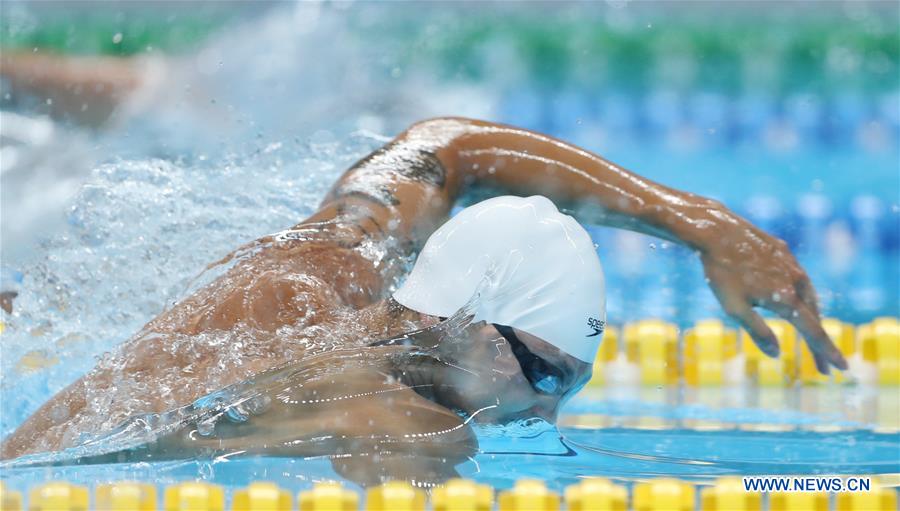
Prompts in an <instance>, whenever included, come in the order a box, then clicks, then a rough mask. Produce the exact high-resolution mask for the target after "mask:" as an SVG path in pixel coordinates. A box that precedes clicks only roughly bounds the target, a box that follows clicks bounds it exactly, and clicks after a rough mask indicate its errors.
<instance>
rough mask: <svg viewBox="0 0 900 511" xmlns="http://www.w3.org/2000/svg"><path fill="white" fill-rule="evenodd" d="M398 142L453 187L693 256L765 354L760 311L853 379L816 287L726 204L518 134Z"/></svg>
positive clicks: (778, 243) (464, 127) (458, 127)
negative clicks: (680, 247) (574, 210)
mask: <svg viewBox="0 0 900 511" xmlns="http://www.w3.org/2000/svg"><path fill="white" fill-rule="evenodd" d="M398 141H399V142H404V141H405V142H406V143H409V144H412V145H413V146H416V145H418V146H422V147H426V148H428V149H429V150H431V151H433V153H434V154H435V155H437V157H438V159H439V161H440V163H441V165H442V166H443V168H446V169H447V182H448V183H460V182H476V183H486V184H491V185H497V186H501V187H503V188H506V189H509V190H512V191H515V192H517V193H521V194H541V195H546V196H548V197H550V198H551V199H553V200H554V201H557V202H558V203H562V204H566V203H569V204H571V203H575V204H577V205H578V206H583V205H586V206H593V208H594V209H597V210H599V212H600V217H599V221H600V222H602V223H605V224H606V225H610V226H615V227H620V228H625V229H630V230H634V231H638V232H642V233H646V234H650V235H653V236H658V237H661V238H664V239H667V240H671V241H675V242H678V243H682V244H685V245H687V246H689V247H691V248H692V249H694V250H695V251H697V253H698V254H699V255H700V258H701V260H702V262H703V264H704V268H705V271H706V275H707V277H708V278H709V281H710V285H711V287H712V288H713V291H714V292H715V293H716V296H717V297H718V299H719V301H720V302H721V303H722V305H723V307H724V309H725V311H726V312H727V313H728V314H729V315H731V316H732V317H733V318H735V319H736V320H737V321H738V322H739V323H740V324H741V325H742V326H743V327H744V328H745V329H746V330H747V331H748V332H749V333H750V334H751V336H752V337H753V339H754V340H755V341H756V343H757V344H758V345H759V346H760V348H761V349H762V350H763V351H764V352H766V353H768V354H770V355H772V356H776V355H777V354H778V351H779V349H778V341H777V339H776V337H775V335H774V333H773V332H772V331H771V329H770V328H769V327H768V326H767V325H766V323H765V322H764V321H763V319H762V318H761V317H760V316H759V314H757V313H756V311H754V309H753V308H754V307H756V306H760V307H764V308H767V309H769V310H771V311H773V312H775V313H776V314H778V315H779V316H781V317H783V318H785V319H787V320H788V321H790V322H791V323H793V324H794V325H795V326H796V327H797V328H798V329H799V330H800V331H801V332H802V333H803V335H804V337H805V339H806V342H807V343H808V344H809V347H810V348H811V350H812V352H813V355H814V358H815V361H816V365H817V367H818V368H819V370H820V371H821V372H823V373H827V371H828V365H829V364H831V365H834V366H835V367H838V368H840V369H846V367H847V363H846V361H845V360H844V358H843V356H842V355H841V353H840V351H839V350H838V349H837V347H836V346H835V345H834V343H832V342H831V340H830V339H829V338H828V335H827V334H826V333H825V331H824V329H823V328H822V326H821V324H820V320H819V309H818V304H817V299H816V294H815V290H814V288H813V285H812V283H811V282H810V280H809V277H808V276H807V275H806V273H805V272H804V271H803V269H802V268H801V267H800V265H799V264H798V263H797V261H796V260H795V258H794V256H793V255H792V254H791V252H790V250H788V247H787V245H786V244H785V243H784V242H783V241H782V240H780V239H777V238H775V237H772V236H770V235H768V234H766V233H765V232H763V231H762V230H760V229H758V228H756V227H755V226H753V225H752V224H750V223H749V222H748V221H746V220H745V219H743V218H741V217H740V216H738V215H737V214H735V213H734V212H732V211H731V210H729V209H728V208H727V207H725V206H724V205H723V204H721V203H720V202H717V201H714V200H711V199H707V198H705V197H701V196H698V195H694V194H691V193H687V192H682V191H678V190H674V189H672V188H668V187H666V186H663V185H661V184H659V183H655V182H653V181H651V180H649V179H647V178H644V177H642V176H640V175H637V174H635V173H633V172H630V171H628V170H626V169H624V168H622V167H621V166H619V165H616V164H615V163H612V162H610V161H607V160H606V159H604V158H602V157H600V156H598V155H596V154H593V153H591V152H589V151H585V150H583V149H581V148H578V147H576V146H573V145H571V144H567V143H565V142H563V141H560V140H557V139H554V138H552V137H549V136H546V135H541V134H539V133H534V132H531V131H528V130H523V129H519V128H515V127H511V126H505V125H500V124H492V123H487V122H482V121H474V120H469V119H458V118H443V119H433V120H428V121H424V122H421V123H419V124H417V125H414V126H413V127H411V128H410V129H409V130H407V132H405V133H404V134H403V135H401V136H400V137H398ZM398 141H395V142H394V143H395V144H396V143H398ZM453 192H455V190H454V191H453ZM588 209H590V208H588Z"/></svg>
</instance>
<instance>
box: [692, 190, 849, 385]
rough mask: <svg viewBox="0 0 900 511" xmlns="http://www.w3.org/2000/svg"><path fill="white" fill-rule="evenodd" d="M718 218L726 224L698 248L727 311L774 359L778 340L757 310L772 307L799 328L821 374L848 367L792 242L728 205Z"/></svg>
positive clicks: (712, 284) (711, 282)
mask: <svg viewBox="0 0 900 511" xmlns="http://www.w3.org/2000/svg"><path fill="white" fill-rule="evenodd" d="M715 217H717V218H718V219H719V220H720V221H721V223H720V225H719V227H718V228H715V229H713V231H714V232H713V233H711V235H710V236H708V237H707V239H706V240H705V241H704V242H703V243H702V244H698V245H695V246H696V247H697V248H698V249H699V251H700V259H701V260H702V261H703V267H704V270H705V273H706V277H707V279H708V281H709V285H710V287H711V288H712V290H713V292H715V294H716V297H717V298H718V299H719V302H721V304H722V307H723V308H724V309H725V312H727V313H728V315H730V316H731V317H732V318H734V319H735V320H737V321H738V322H739V323H740V324H741V326H743V327H744V329H746V330H747V332H748V333H749V334H750V336H751V337H752V338H753V341H754V342H755V343H756V345H757V346H759V348H760V349H761V350H762V351H763V353H766V354H767V355H769V356H771V357H777V356H778V353H779V347H778V340H777V338H776V337H775V334H774V333H772V330H771V329H770V328H769V327H768V325H766V323H765V321H763V318H762V317H760V315H759V314H758V313H757V312H756V311H754V310H753V308H754V307H762V308H764V309H768V310H770V311H772V312H774V313H775V314H778V315H779V316H781V317H782V318H784V319H786V320H787V321H789V322H790V323H792V324H793V325H794V326H795V327H797V329H798V330H799V331H800V333H801V334H802V335H803V338H804V339H805V340H806V344H807V345H808V346H809V349H810V350H811V351H812V354H813V358H814V359H815V361H816V367H817V368H818V370H819V372H821V373H822V374H828V372H829V365H833V366H835V367H836V368H838V369H841V370H844V369H847V361H846V360H845V359H844V356H843V355H842V354H841V352H840V351H839V350H838V348H837V346H835V345H834V343H833V342H832V341H831V339H829V338H828V334H826V333H825V330H824V329H823V328H822V324H821V323H820V320H819V306H818V303H817V299H816V291H815V289H814V288H813V285H812V283H811V282H810V280H809V276H807V275H806V272H805V271H803V268H802V267H800V264H798V263H797V260H796V259H795V258H794V255H793V254H791V251H790V250H789V249H788V247H787V244H786V243H785V242H784V241H782V240H780V239H778V238H775V237H773V236H770V235H768V234H766V233H765V232H763V231H761V230H760V229H758V228H756V227H754V226H753V225H751V224H750V223H749V222H747V221H746V220H744V219H742V218H740V217H739V216H737V215H735V214H734V213H731V212H730V211H728V210H726V209H725V208H724V207H722V208H721V210H720V211H718V212H717V214H716V215H715ZM717 223H719V222H717Z"/></svg>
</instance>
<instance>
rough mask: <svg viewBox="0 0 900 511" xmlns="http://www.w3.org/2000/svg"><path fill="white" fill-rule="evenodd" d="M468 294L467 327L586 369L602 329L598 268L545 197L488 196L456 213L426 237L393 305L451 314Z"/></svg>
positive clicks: (569, 222)
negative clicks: (554, 350)
mask: <svg viewBox="0 0 900 511" xmlns="http://www.w3.org/2000/svg"><path fill="white" fill-rule="evenodd" d="M476 291H480V296H479V300H478V302H477V303H476V309H475V318H474V319H475V321H479V320H484V321H486V322H488V323H497V324H501V325H506V326H511V327H515V328H518V329H520V330H523V331H525V332H528V333H529V334H532V335H535V336H537V337H540V338H541V339H543V340H544V341H546V342H549V343H551V344H553V345H554V346H556V347H558V348H559V349H560V350H562V351H564V352H566V353H568V354H569V355H572V356H573V357H575V358H578V359H580V360H583V361H585V362H587V363H593V361H594V357H595V356H596V354H597V348H598V347H599V346H600V341H601V339H602V337H603V330H604V327H605V325H606V291H605V284H604V280H603V268H602V267H601V266H600V258H599V257H597V252H596V250H595V249H594V244H593V242H592V241H591V238H590V236H588V233H587V232H585V230H584V228H582V227H581V226H580V225H579V224H578V222H576V221H575V219H574V218H572V217H570V216H568V215H564V214H562V213H560V212H559V210H557V209H556V206H555V205H554V204H553V203H552V202H550V200H549V199H547V198H546V197H542V196H539V195H536V196H533V197H528V198H527V199H526V198H522V197H510V196H505V197H495V198H493V199H488V200H486V201H483V202H479V203H478V204H475V205H473V206H470V207H468V208H466V209H464V210H462V211H461V212H459V214H457V215H456V216H454V217H453V218H451V219H450V220H448V221H447V223H445V224H444V225H442V226H441V228H440V229H438V230H437V231H435V232H434V233H433V234H432V235H431V237H430V238H428V241H427V242H426V243H425V247H424V248H423V249H422V252H421V253H420V254H419V257H418V259H417V260H416V264H415V267H414V268H413V270H412V272H411V273H410V274H409V276H408V277H407V278H406V281H405V282H404V283H403V285H402V286H401V287H400V289H399V290H398V291H397V292H396V293H394V299H395V300H396V301H398V302H399V303H401V304H402V305H404V306H406V307H408V308H410V309H413V310H415V311H418V312H422V313H424V314H430V315H433V316H452V315H453V314H454V313H455V312H456V311H457V310H459V309H460V308H461V307H462V306H464V305H465V304H466V303H467V302H468V301H469V299H470V298H472V296H473V295H474V294H475V293H476Z"/></svg>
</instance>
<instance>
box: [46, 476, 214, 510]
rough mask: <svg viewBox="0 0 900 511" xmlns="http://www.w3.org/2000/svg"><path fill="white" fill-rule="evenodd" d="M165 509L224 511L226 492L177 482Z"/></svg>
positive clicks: (166, 493) (195, 483)
mask: <svg viewBox="0 0 900 511" xmlns="http://www.w3.org/2000/svg"><path fill="white" fill-rule="evenodd" d="M163 509H165V511H223V510H224V509H225V492H224V491H223V490H222V488H221V487H219V486H216V485H212V484H208V483H199V482H189V483H181V484H176V485H174V486H169V487H168V488H166V492H165V495H164V497H163ZM48 511H49V510H48Z"/></svg>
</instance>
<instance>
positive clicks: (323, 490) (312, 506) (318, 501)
mask: <svg viewBox="0 0 900 511" xmlns="http://www.w3.org/2000/svg"><path fill="white" fill-rule="evenodd" d="M297 504H298V507H299V509H300V511H356V509H357V507H358V506H359V496H358V495H357V494H356V492H355V491H351V490H348V489H346V488H344V487H343V486H341V485H340V483H319V484H317V485H316V486H315V487H314V488H313V489H312V490H309V491H304V492H300V497H299V498H298V499H297Z"/></svg>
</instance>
